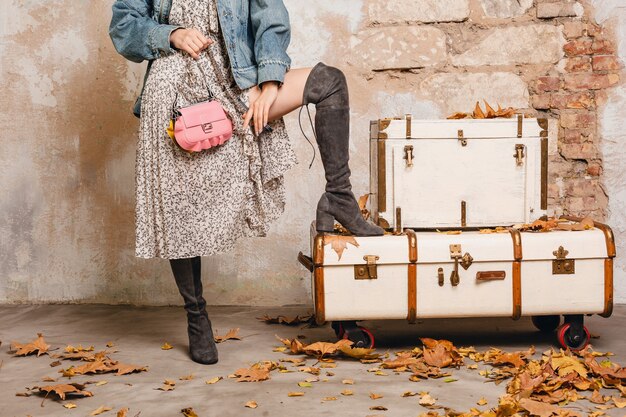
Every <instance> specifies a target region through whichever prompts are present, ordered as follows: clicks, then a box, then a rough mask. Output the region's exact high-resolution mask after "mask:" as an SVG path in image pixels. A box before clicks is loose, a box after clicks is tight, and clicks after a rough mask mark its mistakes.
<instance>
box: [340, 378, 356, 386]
mask: <svg viewBox="0 0 626 417" xmlns="http://www.w3.org/2000/svg"><path fill="white" fill-rule="evenodd" d="M341 383H342V384H346V385H354V380H352V379H344V380H343V381H341Z"/></svg>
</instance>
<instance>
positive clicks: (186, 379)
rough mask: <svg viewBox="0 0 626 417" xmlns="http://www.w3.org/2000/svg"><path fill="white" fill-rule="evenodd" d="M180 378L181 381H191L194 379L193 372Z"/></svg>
mask: <svg viewBox="0 0 626 417" xmlns="http://www.w3.org/2000/svg"><path fill="white" fill-rule="evenodd" d="M178 379H180V380H181V381H190V380H192V379H193V374H189V375H185V376H181V377H179V378H178Z"/></svg>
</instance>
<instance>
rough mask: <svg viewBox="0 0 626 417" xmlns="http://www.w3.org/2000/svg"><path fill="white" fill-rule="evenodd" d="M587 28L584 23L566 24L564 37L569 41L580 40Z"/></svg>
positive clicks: (564, 24) (564, 25)
mask: <svg viewBox="0 0 626 417" xmlns="http://www.w3.org/2000/svg"><path fill="white" fill-rule="evenodd" d="M585 26H586V25H585V24H584V23H583V22H565V23H563V35H565V37H566V38H567V39H573V38H580V37H581V36H583V34H584V33H585Z"/></svg>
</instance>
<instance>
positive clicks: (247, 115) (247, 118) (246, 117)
mask: <svg viewBox="0 0 626 417" xmlns="http://www.w3.org/2000/svg"><path fill="white" fill-rule="evenodd" d="M252 115H253V112H252V111H250V110H248V111H247V112H245V113H244V114H243V116H244V119H243V127H247V126H248V123H250V120H251V119H252Z"/></svg>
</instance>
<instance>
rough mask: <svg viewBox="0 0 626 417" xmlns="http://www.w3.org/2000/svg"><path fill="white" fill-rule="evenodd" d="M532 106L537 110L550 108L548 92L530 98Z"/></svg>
mask: <svg viewBox="0 0 626 417" xmlns="http://www.w3.org/2000/svg"><path fill="white" fill-rule="evenodd" d="M530 101H531V103H532V106H533V108H535V109H537V110H548V109H549V108H550V101H551V97H550V94H538V95H534V96H532V97H531V98H530Z"/></svg>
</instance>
